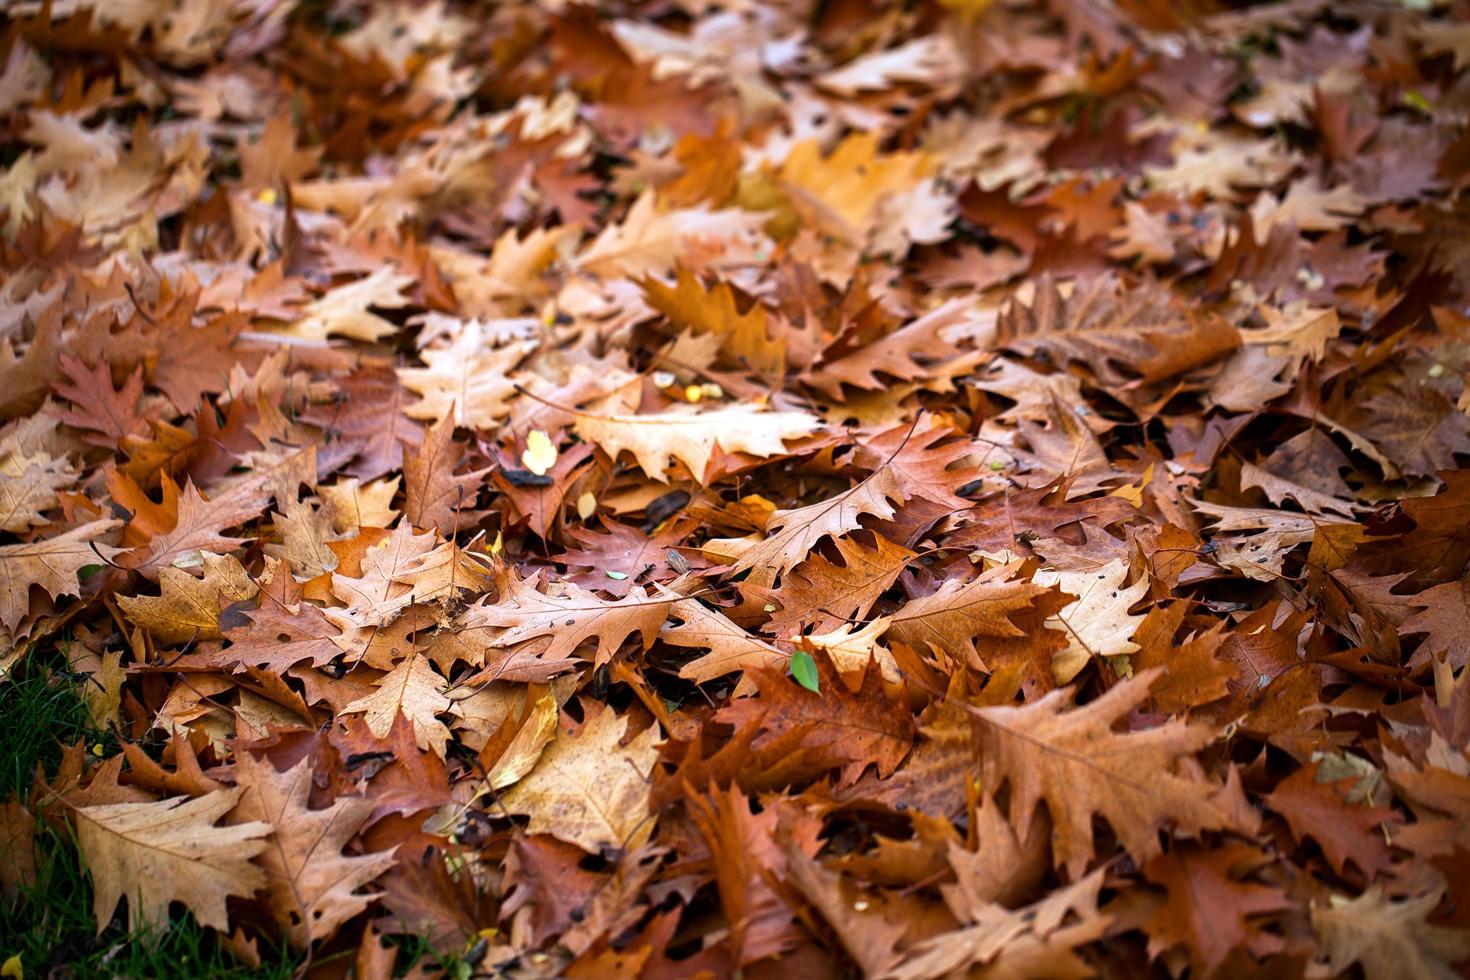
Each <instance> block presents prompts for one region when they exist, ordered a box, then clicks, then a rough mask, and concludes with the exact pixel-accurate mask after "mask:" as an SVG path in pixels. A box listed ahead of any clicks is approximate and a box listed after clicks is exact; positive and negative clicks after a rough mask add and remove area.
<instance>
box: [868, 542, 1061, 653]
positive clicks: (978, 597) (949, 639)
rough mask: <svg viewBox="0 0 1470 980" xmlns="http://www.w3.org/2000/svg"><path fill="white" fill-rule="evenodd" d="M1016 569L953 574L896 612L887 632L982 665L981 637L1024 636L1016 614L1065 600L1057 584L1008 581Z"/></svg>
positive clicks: (901, 639) (903, 639) (1006, 567)
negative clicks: (965, 579) (968, 575)
mask: <svg viewBox="0 0 1470 980" xmlns="http://www.w3.org/2000/svg"><path fill="white" fill-rule="evenodd" d="M1014 571H1015V568H1014V567H1008V566H999V567H997V568H993V569H991V570H989V571H987V572H984V573H982V574H981V575H979V576H977V577H976V578H974V579H972V580H971V581H969V582H961V581H960V580H959V579H949V580H948V581H946V582H945V583H944V584H943V585H941V586H940V587H939V590H938V591H937V592H935V593H934V594H932V595H927V596H922V597H920V598H918V599H911V600H909V601H908V602H907V603H905V604H904V605H903V606H902V607H901V608H900V609H899V610H898V611H897V612H895V613H894V614H893V616H892V620H891V624H890V626H889V628H888V633H889V635H890V636H892V637H893V638H894V639H896V640H898V641H900V642H902V643H906V644H908V645H909V646H911V647H914V648H915V649H920V650H922V649H927V648H933V649H935V650H937V651H940V652H942V653H943V654H944V655H945V656H947V657H949V658H951V659H952V660H954V661H955V662H957V663H968V664H971V665H972V666H975V667H976V668H980V669H984V668H983V664H984V661H983V659H982V655H981V654H980V652H979V650H978V648H977V647H976V643H975V641H976V640H977V639H980V638H991V639H1003V638H1015V639H1020V638H1023V637H1025V636H1026V631H1025V630H1024V629H1023V628H1021V627H1020V626H1018V625H1016V623H1015V622H1013V620H1012V617H1014V616H1016V615H1018V614H1022V613H1026V612H1030V611H1031V610H1033V609H1037V608H1040V607H1043V605H1044V603H1046V602H1048V601H1052V604H1054V605H1061V604H1062V603H1063V602H1065V601H1066V600H1065V599H1064V598H1063V597H1062V596H1061V595H1060V594H1059V593H1058V592H1057V590H1056V589H1054V588H1049V587H1048V586H1045V585H1040V584H1037V583H1035V582H1024V581H1012V580H1009V579H1010V576H1011V574H1012V573H1013V572H1014ZM1053 600H1054V601H1053Z"/></svg>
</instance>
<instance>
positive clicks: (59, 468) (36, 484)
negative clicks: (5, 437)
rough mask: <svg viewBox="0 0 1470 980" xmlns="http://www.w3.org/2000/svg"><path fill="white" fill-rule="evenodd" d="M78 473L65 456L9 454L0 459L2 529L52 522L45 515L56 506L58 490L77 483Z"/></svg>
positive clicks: (24, 528) (0, 522) (15, 528)
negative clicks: (0, 460) (55, 457)
mask: <svg viewBox="0 0 1470 980" xmlns="http://www.w3.org/2000/svg"><path fill="white" fill-rule="evenodd" d="M77 476H78V472H77V469H76V467H74V466H73V465H72V464H71V463H70V462H69V461H68V460H67V459H65V458H61V459H53V458H52V457H51V456H49V455H48V454H46V453H44V452H42V453H37V454H36V455H34V456H25V455H20V454H6V455H5V456H4V457H3V462H0V531H11V532H25V531H29V530H30V529H31V528H33V527H39V526H41V525H43V524H47V523H49V521H48V519H47V518H46V517H45V516H44V515H45V512H46V511H49V510H53V509H55V508H56V506H57V503H58V501H57V496H56V492H57V491H58V490H60V489H62V488H63V487H70V486H72V485H73V484H74V483H76V480H77Z"/></svg>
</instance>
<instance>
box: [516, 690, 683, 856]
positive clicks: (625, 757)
mask: <svg viewBox="0 0 1470 980" xmlns="http://www.w3.org/2000/svg"><path fill="white" fill-rule="evenodd" d="M627 731H628V719H627V718H626V717H621V716H619V715H617V714H616V713H615V712H614V711H613V710H612V709H611V708H603V709H602V710H600V711H597V712H596V713H595V714H593V713H590V712H589V714H588V717H587V719H586V721H584V722H583V723H582V726H581V729H580V730H579V731H578V733H577V734H576V735H575V736H571V735H568V734H567V732H566V731H565V729H563V730H562V731H560V732H558V733H557V736H556V739H555V740H554V741H553V742H552V743H551V745H550V746H549V747H547V749H546V751H545V752H543V753H542V755H541V759H540V761H538V762H537V763H536V768H534V769H532V770H531V773H530V775H528V776H526V777H525V778H523V779H522V780H521V781H520V782H518V783H516V784H515V785H514V786H512V787H511V788H510V790H509V791H508V792H506V793H504V794H502V796H501V798H500V802H501V805H502V806H504V808H505V810H506V812H508V813H515V814H522V815H525V816H529V817H530V818H531V822H530V825H529V826H528V828H527V829H528V831H529V832H530V833H533V834H551V835H552V836H553V837H556V838H557V839H559V840H564V841H566V842H567V843H569V844H575V845H577V846H578V847H580V848H582V850H584V851H587V852H589V853H593V854H595V853H598V852H599V851H601V850H603V849H604V848H612V849H614V850H615V851H620V852H625V851H629V850H636V849H637V848H639V847H641V846H642V845H643V844H644V843H645V842H646V841H647V840H648V838H649V837H650V836H651V835H652V832H653V823H654V821H653V820H650V819H649V817H650V816H652V814H651V812H650V809H649V804H648V799H649V787H650V782H649V780H650V779H651V777H652V775H653V767H654V764H655V763H656V762H657V761H658V748H657V739H658V732H657V730H656V729H655V728H646V729H644V730H643V731H642V732H640V733H638V734H637V735H635V736H634V737H633V738H632V739H631V740H630V741H628V742H627V743H626V744H623V739H624V737H625V736H626V734H627Z"/></svg>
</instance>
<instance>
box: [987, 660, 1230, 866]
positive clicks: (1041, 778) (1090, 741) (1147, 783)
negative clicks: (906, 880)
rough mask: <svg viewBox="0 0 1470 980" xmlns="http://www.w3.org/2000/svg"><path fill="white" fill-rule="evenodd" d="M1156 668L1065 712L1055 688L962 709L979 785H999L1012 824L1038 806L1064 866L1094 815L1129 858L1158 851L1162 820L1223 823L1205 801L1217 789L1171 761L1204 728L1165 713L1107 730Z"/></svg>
mask: <svg viewBox="0 0 1470 980" xmlns="http://www.w3.org/2000/svg"><path fill="white" fill-rule="evenodd" d="M1157 676H1158V672H1157V671H1146V672H1140V673H1138V674H1135V675H1134V676H1133V677H1132V678H1131V679H1129V680H1126V681H1123V682H1122V683H1120V684H1117V685H1116V686H1114V687H1113V688H1112V689H1111V690H1109V691H1108V692H1107V693H1105V694H1103V695H1102V697H1100V698H1098V699H1097V700H1096V701H1092V702H1090V703H1088V704H1086V705H1083V706H1081V707H1072V708H1071V709H1070V710H1067V708H1068V706H1069V704H1070V702H1071V700H1072V695H1071V693H1070V691H1062V690H1058V691H1052V692H1051V693H1049V694H1047V695H1046V696H1044V697H1042V698H1041V699H1039V700H1037V701H1035V702H1033V703H1031V704H1028V705H1026V706H1024V707H1019V708H1015V707H988V708H974V709H971V712H970V713H971V714H972V715H973V716H974V717H975V718H976V720H977V722H978V724H979V726H980V727H979V730H978V733H977V736H976V737H977V739H978V741H979V753H980V759H981V778H982V779H983V780H984V781H985V785H987V786H995V787H998V786H999V785H1000V784H1001V783H1002V782H1006V783H1009V785H1010V793H1011V797H1010V799H1011V809H1010V815H1011V823H1012V825H1013V826H1023V825H1025V823H1026V822H1027V821H1029V820H1030V819H1031V814H1032V813H1033V812H1034V811H1035V809H1036V808H1037V806H1038V805H1039V804H1041V803H1043V802H1044V803H1045V804H1046V808H1047V811H1048V813H1050V815H1051V819H1052V824H1053V826H1054V827H1055V832H1054V834H1053V837H1052V841H1053V843H1052V850H1053V859H1054V861H1055V863H1056V864H1057V866H1058V867H1065V868H1066V869H1067V871H1068V873H1069V874H1072V875H1079V874H1080V873H1081V872H1082V870H1083V869H1084V868H1085V867H1086V866H1087V863H1088V861H1090V860H1091V859H1092V856H1093V855H1092V851H1093V832H1092V822H1093V819H1094V818H1095V817H1099V816H1100V817H1102V818H1103V819H1105V820H1107V822H1108V826H1110V827H1111V828H1112V830H1113V832H1114V833H1115V834H1117V835H1118V838H1119V840H1120V841H1121V843H1122V845H1123V847H1124V849H1125V850H1127V852H1128V853H1129V854H1130V855H1131V856H1132V857H1133V858H1134V859H1135V860H1138V861H1146V860H1148V859H1149V858H1152V857H1153V856H1154V855H1156V854H1158V853H1159V841H1158V830H1159V828H1160V827H1161V826H1162V825H1164V824H1170V825H1172V826H1173V827H1174V828H1175V830H1176V831H1178V832H1181V833H1185V834H1197V833H1199V832H1200V831H1201V830H1221V829H1226V828H1229V827H1230V826H1231V825H1232V824H1233V820H1232V819H1231V817H1230V814H1229V813H1228V812H1227V811H1226V810H1225V809H1224V808H1223V807H1222V806H1221V804H1220V803H1218V802H1217V801H1216V799H1215V794H1216V792H1217V790H1218V787H1216V786H1214V785H1212V784H1210V783H1208V782H1205V781H1203V780H1201V779H1200V778H1198V776H1196V775H1194V774H1193V773H1192V772H1191V771H1190V770H1188V769H1187V768H1184V767H1183V766H1182V765H1181V762H1182V761H1183V760H1186V759H1188V758H1190V757H1191V755H1192V753H1194V752H1195V751H1196V750H1198V749H1199V748H1201V747H1203V746H1204V745H1206V744H1208V743H1209V742H1210V741H1212V740H1213V739H1214V737H1215V735H1214V730H1213V729H1212V728H1211V727H1209V726H1207V725H1191V724H1187V723H1185V722H1181V721H1169V722H1165V723H1164V724H1162V725H1160V726H1158V727H1157V728H1152V729H1148V730H1146V731H1136V732H1127V733H1123V734H1119V733H1116V732H1114V731H1113V730H1112V727H1113V725H1114V724H1115V723H1116V722H1117V721H1118V720H1119V719H1120V718H1122V717H1123V716H1124V715H1125V714H1127V713H1128V712H1130V711H1132V710H1133V709H1134V708H1135V707H1136V706H1138V705H1139V704H1141V703H1143V701H1144V700H1145V699H1146V698H1147V697H1148V691H1149V687H1150V686H1151V685H1152V684H1153V681H1154V679H1155V678H1156V677H1157ZM1140 774H1146V775H1140Z"/></svg>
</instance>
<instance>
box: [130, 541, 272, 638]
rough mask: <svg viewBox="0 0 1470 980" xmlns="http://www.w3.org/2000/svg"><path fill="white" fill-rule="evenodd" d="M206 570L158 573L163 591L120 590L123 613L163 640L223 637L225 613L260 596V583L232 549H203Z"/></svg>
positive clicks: (159, 583) (168, 570) (161, 570)
mask: <svg viewBox="0 0 1470 980" xmlns="http://www.w3.org/2000/svg"><path fill="white" fill-rule="evenodd" d="M201 560H202V565H203V572H204V574H203V576H202V577H196V576H194V575H191V574H189V573H188V572H186V571H184V570H183V569H179V568H163V569H160V570H159V573H158V586H159V592H160V594H159V595H158V596H119V597H118V600H117V602H118V605H119V606H121V607H122V611H123V614H124V615H126V616H127V617H128V619H130V620H132V621H133V622H134V623H135V624H136V625H138V626H141V627H143V628H144V629H145V630H147V631H148V633H149V635H150V636H152V637H153V639H154V640H155V641H157V642H159V643H192V642H194V641H196V640H218V639H220V638H222V637H223V635H224V634H223V633H221V631H220V613H221V612H222V611H223V610H224V609H225V607H226V606H230V605H233V604H234V603H237V602H244V601H246V600H248V599H251V598H253V597H254V596H255V593H256V591H257V589H258V587H257V586H256V584H255V583H254V582H252V581H251V580H250V576H249V575H248V574H246V572H245V568H244V566H242V565H241V564H240V562H239V560H238V559H236V558H234V557H233V556H231V555H212V554H207V553H206V554H203V555H201Z"/></svg>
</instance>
